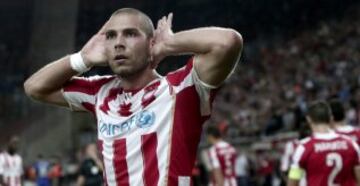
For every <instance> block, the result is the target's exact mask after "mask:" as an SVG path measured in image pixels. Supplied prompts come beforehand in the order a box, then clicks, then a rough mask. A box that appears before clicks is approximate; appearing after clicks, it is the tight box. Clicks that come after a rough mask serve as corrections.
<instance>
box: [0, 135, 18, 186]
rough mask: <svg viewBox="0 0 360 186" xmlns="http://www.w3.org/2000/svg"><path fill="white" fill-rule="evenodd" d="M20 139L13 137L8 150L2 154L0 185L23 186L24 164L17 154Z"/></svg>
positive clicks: (0, 158) (0, 156) (0, 155)
mask: <svg viewBox="0 0 360 186" xmlns="http://www.w3.org/2000/svg"><path fill="white" fill-rule="evenodd" d="M18 144H19V138H18V137H17V136H12V137H11V138H10V140H9V142H8V144H7V149H6V150H5V151H4V152H2V153H1V154H0V175H1V177H0V183H1V185H5V186H21V185H22V175H23V162H22V158H21V156H20V155H19V154H18V153H17V149H18Z"/></svg>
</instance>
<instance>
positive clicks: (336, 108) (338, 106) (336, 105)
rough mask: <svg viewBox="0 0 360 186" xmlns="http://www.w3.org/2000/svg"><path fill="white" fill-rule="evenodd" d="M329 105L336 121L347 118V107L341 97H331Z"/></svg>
mask: <svg viewBox="0 0 360 186" xmlns="http://www.w3.org/2000/svg"><path fill="white" fill-rule="evenodd" d="M329 106H330V109H331V114H332V116H333V119H334V121H335V122H339V121H342V120H344V119H345V109H344V106H343V104H342V103H341V102H340V100H339V99H331V100H330V101H329Z"/></svg>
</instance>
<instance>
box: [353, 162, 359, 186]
mask: <svg viewBox="0 0 360 186" xmlns="http://www.w3.org/2000/svg"><path fill="white" fill-rule="evenodd" d="M354 173H355V177H356V181H357V185H358V186H360V165H357V166H355V167H354Z"/></svg>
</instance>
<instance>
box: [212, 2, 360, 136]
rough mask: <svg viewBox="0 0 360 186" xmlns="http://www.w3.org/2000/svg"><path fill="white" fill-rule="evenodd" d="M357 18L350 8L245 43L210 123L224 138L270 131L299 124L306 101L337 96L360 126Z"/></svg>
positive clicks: (350, 118) (264, 134) (274, 132)
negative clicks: (292, 31)
mask: <svg viewBox="0 0 360 186" xmlns="http://www.w3.org/2000/svg"><path fill="white" fill-rule="evenodd" d="M356 10H359V9H356ZM350 16H351V17H350ZM359 18H360V16H359V11H354V12H352V13H350V14H349V16H346V17H345V18H344V19H339V20H332V21H327V22H321V23H319V25H318V26H317V27H315V28H313V29H310V30H306V31H302V32H299V33H297V34H296V35H294V36H293V37H291V38H288V39H286V38H284V39H276V40H269V41H264V42H256V43H253V45H251V46H250V47H248V48H245V56H244V57H243V59H242V64H241V65H239V67H238V68H237V70H236V72H235V73H236V74H237V75H236V76H233V78H231V79H229V81H228V83H227V84H226V86H224V88H223V89H222V90H221V91H220V94H221V95H220V96H219V97H218V99H217V100H216V101H215V106H214V112H213V116H212V118H211V122H210V123H211V124H220V126H221V128H222V129H223V130H226V132H227V133H228V138H238V137H249V136H268V135H274V134H276V133H278V132H286V131H291V130H295V129H299V127H301V123H302V122H303V121H304V117H303V115H304V111H305V108H306V103H307V102H309V101H313V100H319V99H320V100H326V99H329V98H331V97H338V98H340V100H341V101H342V102H343V103H344V104H345V105H346V109H347V114H346V117H347V120H348V123H350V124H352V125H359V116H360V112H359V111H360V110H359V109H360V108H359V105H358V104H359V101H360V75H359V74H360V66H359V65H358V64H359V60H360V25H359V24H356V23H358V22H359V21H360V19H359Z"/></svg>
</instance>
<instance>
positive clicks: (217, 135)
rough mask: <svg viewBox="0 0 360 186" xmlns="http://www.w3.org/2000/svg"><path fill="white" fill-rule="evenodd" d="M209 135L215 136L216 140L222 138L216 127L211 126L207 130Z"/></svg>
mask: <svg viewBox="0 0 360 186" xmlns="http://www.w3.org/2000/svg"><path fill="white" fill-rule="evenodd" d="M206 133H207V135H210V136H213V137H215V138H220V137H221V133H220V131H219V129H218V128H217V127H215V126H209V127H208V128H207V130H206Z"/></svg>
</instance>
